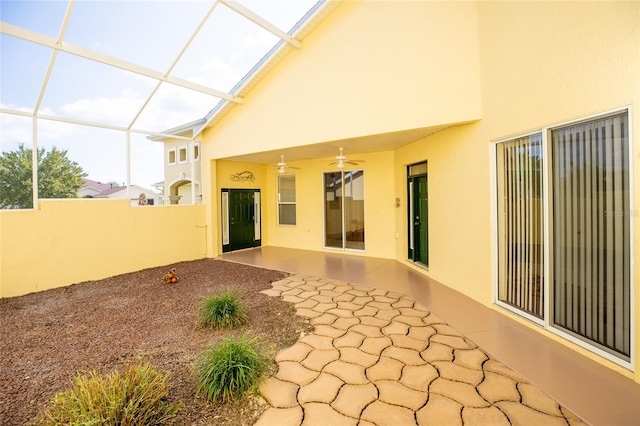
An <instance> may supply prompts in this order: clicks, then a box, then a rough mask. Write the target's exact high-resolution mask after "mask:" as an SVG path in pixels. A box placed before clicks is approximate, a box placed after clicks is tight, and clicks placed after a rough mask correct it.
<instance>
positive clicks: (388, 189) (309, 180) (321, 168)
mask: <svg viewBox="0 0 640 426" xmlns="http://www.w3.org/2000/svg"><path fill="white" fill-rule="evenodd" d="M356 157H357V159H359V160H363V161H364V162H363V163H361V164H360V165H358V166H350V167H349V168H348V169H345V170H363V171H364V211H365V251H364V253H363V252H350V253H352V254H356V255H363V254H364V255H366V256H372V257H382V258H387V259H393V258H395V248H394V244H392V243H391V242H392V241H395V239H396V237H395V234H396V232H398V230H397V229H395V228H394V226H393V224H392V221H390V220H389V219H390V218H391V217H393V215H394V214H395V210H396V208H395V197H396V196H397V195H395V190H394V181H393V158H394V153H393V152H390V151H385V152H376V153H372V154H358V155H357V156H356ZM333 161H335V159H334V158H333V157H327V158H318V159H314V160H308V161H296V162H291V163H290V164H289V165H291V166H295V167H299V169H300V170H295V176H296V222H297V223H296V225H295V226H280V225H278V224H277V208H278V204H277V178H276V176H277V174H278V169H277V168H275V167H272V168H267V173H268V177H267V182H268V186H267V193H266V194H267V195H266V197H265V202H264V204H263V209H265V208H266V210H267V212H268V217H269V218H271V220H269V221H268V222H265V225H266V226H268V228H267V229H268V231H269V232H268V238H267V241H266V244H265V245H273V246H279V247H291V248H297V249H304V250H324V249H325V248H324V241H325V239H324V235H325V234H324V233H325V229H324V210H325V204H324V203H325V201H324V193H323V192H322V188H323V173H324V172H331V171H337V169H336V168H335V166H329V164H330V163H331V162H333ZM263 244H264V242H263Z"/></svg>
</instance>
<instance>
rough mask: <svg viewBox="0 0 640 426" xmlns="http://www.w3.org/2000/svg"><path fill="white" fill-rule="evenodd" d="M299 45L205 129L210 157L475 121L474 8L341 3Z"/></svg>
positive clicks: (443, 4)
mask: <svg viewBox="0 0 640 426" xmlns="http://www.w3.org/2000/svg"><path fill="white" fill-rule="evenodd" d="M354 16H356V18H355V19H354ZM302 43H303V48H302V49H300V50H293V51H291V52H290V53H289V54H288V55H287V56H286V57H285V58H284V60H283V61H281V62H280V63H279V64H278V65H277V66H276V67H275V68H274V69H273V70H272V71H271V72H270V73H269V74H268V75H267V76H266V77H265V78H264V80H263V81H262V82H261V83H259V84H258V86H257V88H256V90H252V91H251V92H250V93H248V94H247V95H246V96H245V99H246V102H245V103H243V104H242V105H239V106H236V107H235V108H233V109H232V110H231V112H230V113H229V114H228V115H227V116H225V118H224V120H223V121H221V122H220V123H218V124H217V125H216V126H215V127H214V128H213V129H211V130H208V131H206V132H205V134H204V137H203V140H204V141H205V142H206V143H209V141H213V143H212V144H211V146H210V147H208V148H207V153H208V154H209V155H212V156H213V158H225V157H229V156H233V155H239V154H244V153H252V152H256V151H263V150H267V149H268V150H273V149H278V148H283V147H291V146H298V145H301V144H305V145H306V144H313V143H317V142H325V141H330V140H335V139H343V138H352V137H357V136H361V135H370V134H380V133H388V132H393V131H396V130H398V129H403V130H404V129H413V128H421V127H429V126H433V125H439V124H442V123H450V122H463V121H469V120H474V119H477V118H479V116H480V107H481V105H480V78H479V77H480V74H479V60H478V39H477V21H476V9H475V4H473V3H458V2H450V3H448V2H394V1H386V2H378V1H347V2H344V3H343V4H341V5H340V6H339V7H338V8H337V9H336V10H335V11H334V12H332V13H331V14H330V15H329V16H328V17H327V18H326V19H325V21H323V22H322V23H321V24H320V25H319V26H318V27H317V28H316V29H315V30H314V31H313V32H312V33H311V34H310V35H309V36H308V37H306V38H305V39H304V40H303V41H302ZM249 123H250V124H249Z"/></svg>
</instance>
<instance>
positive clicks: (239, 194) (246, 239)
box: [222, 189, 261, 252]
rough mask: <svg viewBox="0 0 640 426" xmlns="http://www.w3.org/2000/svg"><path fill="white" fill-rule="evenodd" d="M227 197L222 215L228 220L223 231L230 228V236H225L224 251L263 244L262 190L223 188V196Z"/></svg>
mask: <svg viewBox="0 0 640 426" xmlns="http://www.w3.org/2000/svg"><path fill="white" fill-rule="evenodd" d="M225 192H226V193H227V195H226V196H225ZM226 197H228V203H223V206H222V208H223V212H222V217H223V220H226V221H228V223H227V224H226V225H227V226H226V227H225V226H224V225H225V224H223V233H224V232H225V229H226V230H228V236H226V238H223V245H222V251H223V252H229V251H234V250H241V249H245V248H250V247H259V246H260V244H261V236H260V234H261V231H260V190H257V189H228V190H223V198H226ZM225 208H226V209H227V211H226V212H225V211H224V210H225ZM225 243H226V244H225Z"/></svg>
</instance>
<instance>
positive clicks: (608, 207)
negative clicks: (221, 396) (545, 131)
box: [551, 112, 631, 358]
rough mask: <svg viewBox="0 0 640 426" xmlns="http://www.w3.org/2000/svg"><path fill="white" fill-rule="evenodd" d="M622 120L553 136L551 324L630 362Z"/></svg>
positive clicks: (612, 118) (624, 118)
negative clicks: (628, 359)
mask: <svg viewBox="0 0 640 426" xmlns="http://www.w3.org/2000/svg"><path fill="white" fill-rule="evenodd" d="M627 120H628V119H627V114H626V112H625V113H622V114H617V115H613V116H609V117H604V118H600V119H597V120H592V121H588V122H585V123H580V124H575V125H572V126H567V127H562V128H557V129H553V130H552V131H551V148H552V155H553V159H554V160H553V167H552V171H551V181H552V188H553V210H552V217H553V240H552V242H553V275H552V280H553V306H552V308H553V309H552V311H551V312H552V314H553V318H552V322H553V324H554V325H556V326H558V327H560V328H562V329H563V330H565V331H567V332H569V333H571V334H575V335H576V336H578V337H579V338H583V339H587V340H589V341H592V342H594V343H595V344H596V345H598V346H599V347H600V348H601V349H604V350H605V351H608V352H613V353H615V354H618V355H622V356H623V357H625V358H628V357H629V355H630V333H629V322H630V307H631V303H630V273H631V269H630V260H631V256H630V244H629V238H630V216H631V210H630V204H629V148H628V145H629V140H628V127H629V125H628V121H627Z"/></svg>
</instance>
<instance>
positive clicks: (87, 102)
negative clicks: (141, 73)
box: [60, 89, 144, 126]
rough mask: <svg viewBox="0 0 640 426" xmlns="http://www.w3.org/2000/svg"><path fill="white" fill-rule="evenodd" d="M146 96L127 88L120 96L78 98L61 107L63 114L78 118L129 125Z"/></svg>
mask: <svg viewBox="0 0 640 426" xmlns="http://www.w3.org/2000/svg"><path fill="white" fill-rule="evenodd" d="M143 102H144V98H143V97H142V96H141V95H140V94H139V93H137V92H135V91H133V90H129V89H125V90H123V91H122V93H121V94H120V95H119V96H114V97H109V98H108V97H99V98H96V99H78V100H76V101H74V102H71V103H67V104H64V105H62V106H61V107H60V113H61V115H63V116H65V117H72V118H74V119H77V120H83V121H89V122H97V123H105V124H112V125H118V126H127V125H129V123H130V122H131V120H133V118H134V117H135V115H136V114H137V113H138V111H139V110H140V108H141V107H142V104H143Z"/></svg>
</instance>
